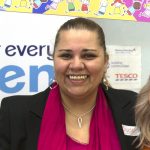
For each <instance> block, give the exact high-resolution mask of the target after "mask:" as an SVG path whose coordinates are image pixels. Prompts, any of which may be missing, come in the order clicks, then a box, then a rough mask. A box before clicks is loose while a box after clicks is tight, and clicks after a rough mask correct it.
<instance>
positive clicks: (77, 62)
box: [69, 57, 84, 70]
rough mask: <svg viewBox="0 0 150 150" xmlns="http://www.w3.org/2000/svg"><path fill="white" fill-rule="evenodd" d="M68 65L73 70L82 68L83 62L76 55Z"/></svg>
mask: <svg viewBox="0 0 150 150" xmlns="http://www.w3.org/2000/svg"><path fill="white" fill-rule="evenodd" d="M69 67H70V69H74V70H82V69H83V68H84V63H83V61H82V60H81V59H80V58H78V57H76V58H73V59H72V61H71V62H70V66H69Z"/></svg>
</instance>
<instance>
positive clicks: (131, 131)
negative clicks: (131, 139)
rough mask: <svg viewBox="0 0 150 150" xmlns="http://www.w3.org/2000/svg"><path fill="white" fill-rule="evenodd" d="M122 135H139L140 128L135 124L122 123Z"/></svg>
mask: <svg viewBox="0 0 150 150" xmlns="http://www.w3.org/2000/svg"><path fill="white" fill-rule="evenodd" d="M122 128H123V132H124V135H128V136H139V135H140V130H139V129H138V128H137V127H136V126H127V125H122Z"/></svg>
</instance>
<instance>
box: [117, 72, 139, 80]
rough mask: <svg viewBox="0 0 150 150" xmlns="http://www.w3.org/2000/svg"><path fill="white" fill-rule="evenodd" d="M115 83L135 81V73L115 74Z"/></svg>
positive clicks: (136, 75)
mask: <svg viewBox="0 0 150 150" xmlns="http://www.w3.org/2000/svg"><path fill="white" fill-rule="evenodd" d="M115 78H116V81H129V80H130V81H136V80H137V79H138V74H137V73H116V74H115Z"/></svg>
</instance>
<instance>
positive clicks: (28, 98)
mask: <svg viewBox="0 0 150 150" xmlns="http://www.w3.org/2000/svg"><path fill="white" fill-rule="evenodd" d="M48 91H49V89H46V90H44V91H41V92H38V93H35V94H32V95H31V94H30V95H13V96H8V97H4V98H3V99H2V101H1V105H2V106H3V105H6V106H7V105H10V106H11V107H13V106H14V107H19V106H20V107H22V106H25V105H30V104H31V103H33V102H34V101H36V100H38V99H39V98H40V97H43V96H44V95H47V93H48Z"/></svg>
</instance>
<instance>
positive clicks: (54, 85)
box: [49, 79, 58, 90]
mask: <svg viewBox="0 0 150 150" xmlns="http://www.w3.org/2000/svg"><path fill="white" fill-rule="evenodd" d="M57 86H58V83H57V82H56V80H55V79H52V83H50V86H49V88H50V89H51V90H53V89H55V88H56V87H57Z"/></svg>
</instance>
